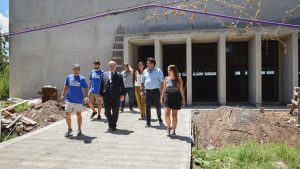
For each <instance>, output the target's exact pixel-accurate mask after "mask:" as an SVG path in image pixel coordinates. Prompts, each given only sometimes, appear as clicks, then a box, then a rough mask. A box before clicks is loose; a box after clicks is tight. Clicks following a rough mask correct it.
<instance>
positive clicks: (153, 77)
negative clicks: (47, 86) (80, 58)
mask: <svg viewBox="0 0 300 169" xmlns="http://www.w3.org/2000/svg"><path fill="white" fill-rule="evenodd" d="M116 66H117V65H116V62H114V61H110V62H109V63H108V71H106V72H104V71H103V70H101V68H100V61H95V62H94V69H93V70H92V71H91V72H90V77H89V85H88V83H87V81H86V79H85V78H84V77H83V76H82V75H80V65H79V64H74V65H73V74H70V75H69V76H67V78H66V81H65V85H64V88H63V92H62V94H61V100H62V101H64V100H66V107H65V111H66V122H67V126H68V131H67V132H66V134H65V136H66V137H69V136H72V127H71V115H72V114H75V113H76V115H77V123H78V132H77V136H80V135H82V131H81V126H82V116H81V112H82V108H83V104H84V103H88V104H89V107H90V108H91V109H92V114H91V118H94V117H95V116H96V115H97V119H101V110H102V105H104V114H105V116H106V118H107V120H108V127H109V129H108V130H109V131H115V130H117V128H116V127H117V121H118V116H119V112H123V111H124V106H125V98H126V95H127V94H128V98H129V102H128V103H129V109H130V110H131V111H132V110H133V104H134V102H135V100H136V103H137V105H138V108H139V112H140V118H139V119H140V120H146V125H145V127H146V128H148V127H151V105H152V104H153V105H154V106H155V108H156V113H157V118H158V121H159V122H160V123H163V120H162V118H161V106H162V105H163V106H164V107H165V108H164V111H165V122H166V126H167V134H168V135H176V132H175V130H176V127H177V114H178V110H180V109H181V106H183V105H185V104H186V102H185V95H184V87H183V86H184V85H183V81H182V79H181V78H180V77H179V73H178V70H177V67H176V66H175V65H170V66H169V67H168V76H166V77H164V75H163V72H162V70H161V69H159V68H158V67H156V61H155V59H154V58H148V59H147V68H145V65H144V63H143V62H139V63H138V68H137V70H136V71H134V70H133V69H132V67H131V66H130V65H129V64H126V63H125V64H124V65H123V69H124V70H123V71H122V72H121V73H118V72H117V71H116ZM65 95H67V97H66V99H65ZM95 102H97V108H98V111H97V110H96V109H95V107H94V103H95ZM119 109H120V110H119ZM171 113H172V127H171Z"/></svg>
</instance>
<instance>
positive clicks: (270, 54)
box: [261, 41, 279, 102]
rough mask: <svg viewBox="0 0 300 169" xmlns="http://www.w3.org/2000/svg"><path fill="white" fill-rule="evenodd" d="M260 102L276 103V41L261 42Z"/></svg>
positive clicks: (277, 81)
mask: <svg viewBox="0 0 300 169" xmlns="http://www.w3.org/2000/svg"><path fill="white" fill-rule="evenodd" d="M261 49H262V54H261V57H262V73H261V74H262V101H263V102H278V83H279V80H278V78H279V76H278V59H279V58H278V41H263V42H262V48H261Z"/></svg>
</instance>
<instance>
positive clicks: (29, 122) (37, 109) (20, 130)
mask: <svg viewBox="0 0 300 169" xmlns="http://www.w3.org/2000/svg"><path fill="white" fill-rule="evenodd" d="M26 102H28V104H30V105H31V107H30V109H29V110H26V111H24V112H15V111H10V110H14V107H15V106H17V105H20V104H24V103H26ZM1 114H2V115H1V129H2V131H3V132H6V133H9V132H11V131H12V132H13V133H14V134H16V135H18V136H20V135H23V134H26V133H28V132H32V131H34V130H37V129H39V128H42V127H45V126H47V125H49V124H51V123H54V122H56V121H60V120H62V119H64V116H65V113H64V105H62V104H61V103H59V102H57V101H54V100H49V101H46V102H45V103H42V100H41V99H34V100H31V101H21V102H19V103H16V104H15V105H12V106H9V107H8V108H4V109H2V111H1Z"/></svg>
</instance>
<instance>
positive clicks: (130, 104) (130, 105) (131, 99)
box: [121, 87, 134, 110]
mask: <svg viewBox="0 0 300 169" xmlns="http://www.w3.org/2000/svg"><path fill="white" fill-rule="evenodd" d="M127 93H128V97H129V108H132V106H133V102H134V93H133V87H128V88H125V95H124V101H122V102H121V109H122V110H124V106H125V98H126V95H127Z"/></svg>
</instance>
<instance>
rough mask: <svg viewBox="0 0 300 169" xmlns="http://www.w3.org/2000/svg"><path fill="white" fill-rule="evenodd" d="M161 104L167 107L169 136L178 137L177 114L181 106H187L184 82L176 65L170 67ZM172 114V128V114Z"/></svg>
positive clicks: (164, 83) (166, 115)
mask: <svg viewBox="0 0 300 169" xmlns="http://www.w3.org/2000/svg"><path fill="white" fill-rule="evenodd" d="M160 102H161V104H163V105H164V106H165V120H166V124H167V134H168V135H170V134H171V135H173V136H174V135H176V131H175V130H176V127H177V114H178V110H180V109H181V106H184V105H185V103H186V102H185V96H184V89H183V81H182V79H181V78H180V77H179V74H178V69H177V67H176V66H175V65H170V66H169V67H168V76H167V77H166V78H165V80H164V82H163V88H162V93H161V97H160ZM171 112H172V127H171V118H170V114H171ZM171 132H172V133H171Z"/></svg>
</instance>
